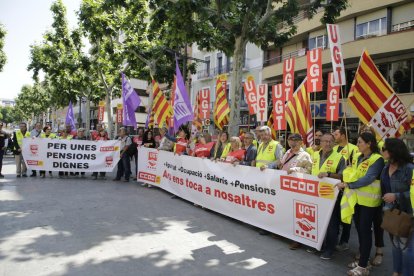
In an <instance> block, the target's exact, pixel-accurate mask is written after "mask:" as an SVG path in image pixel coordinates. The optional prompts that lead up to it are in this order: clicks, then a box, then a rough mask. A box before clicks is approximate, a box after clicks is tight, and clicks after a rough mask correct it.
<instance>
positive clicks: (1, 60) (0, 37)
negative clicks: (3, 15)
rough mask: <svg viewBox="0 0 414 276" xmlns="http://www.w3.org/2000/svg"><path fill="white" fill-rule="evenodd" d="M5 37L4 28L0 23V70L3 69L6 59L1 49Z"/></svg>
mask: <svg viewBox="0 0 414 276" xmlns="http://www.w3.org/2000/svg"><path fill="white" fill-rule="evenodd" d="M5 37H6V29H5V28H4V27H3V25H1V24H0V72H1V71H3V67H4V65H5V64H6V61H7V58H6V54H5V53H4V51H3V47H4V38H5Z"/></svg>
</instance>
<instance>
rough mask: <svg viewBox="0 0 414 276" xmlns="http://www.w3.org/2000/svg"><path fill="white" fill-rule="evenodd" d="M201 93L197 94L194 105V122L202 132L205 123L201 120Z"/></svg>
mask: <svg viewBox="0 0 414 276" xmlns="http://www.w3.org/2000/svg"><path fill="white" fill-rule="evenodd" d="M200 117H201V116H200V91H198V92H197V96H196V100H195V104H194V120H193V126H194V127H196V128H197V130H198V131H201V130H202V126H203V123H202V121H201V118H200Z"/></svg>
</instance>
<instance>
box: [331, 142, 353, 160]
mask: <svg viewBox="0 0 414 276" xmlns="http://www.w3.org/2000/svg"><path fill="white" fill-rule="evenodd" d="M338 148H339V145H336V146H335V147H334V148H333V150H334V151H335V152H338ZM352 152H353V153H354V154H353V155H354V157H355V154H356V153H358V147H357V146H355V145H354V144H351V143H348V144H346V146H345V147H344V148H343V149H342V150H341V151H340V152H339V153H340V154H342V156H343V157H344V158H345V160H348V159H349V157H350V156H351V154H352ZM351 161H352V160H351Z"/></svg>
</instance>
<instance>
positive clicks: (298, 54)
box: [263, 48, 307, 66]
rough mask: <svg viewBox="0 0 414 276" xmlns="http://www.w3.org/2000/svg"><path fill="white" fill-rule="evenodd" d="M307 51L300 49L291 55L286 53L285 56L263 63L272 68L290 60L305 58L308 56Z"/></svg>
mask: <svg viewBox="0 0 414 276" xmlns="http://www.w3.org/2000/svg"><path fill="white" fill-rule="evenodd" d="M306 50H307V49H306V48H302V49H299V50H296V51H293V52H290V53H286V54H283V55H280V56H277V57H273V58H270V59H267V60H265V61H264V62H263V66H270V65H273V64H277V63H281V62H283V61H284V60H286V59H289V58H293V57H301V56H304V55H306Z"/></svg>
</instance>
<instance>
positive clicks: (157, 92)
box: [152, 80, 173, 127]
mask: <svg viewBox="0 0 414 276" xmlns="http://www.w3.org/2000/svg"><path fill="white" fill-rule="evenodd" d="M152 86H153V87H152V91H153V95H154V96H153V97H154V101H153V103H152V112H154V115H155V119H156V121H157V124H158V126H160V127H162V126H163V124H164V122H167V120H168V119H169V118H170V117H172V116H173V109H172V107H171V105H170V104H169V103H168V101H167V99H166V98H165V97H164V94H163V93H162V91H161V89H160V87H159V85H158V83H157V82H156V81H155V80H152Z"/></svg>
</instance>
